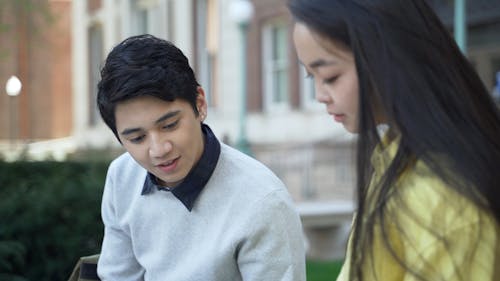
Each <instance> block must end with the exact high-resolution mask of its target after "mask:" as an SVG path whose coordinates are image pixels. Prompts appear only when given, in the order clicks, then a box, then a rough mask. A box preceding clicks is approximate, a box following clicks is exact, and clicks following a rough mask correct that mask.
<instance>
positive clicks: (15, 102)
mask: <svg viewBox="0 0 500 281" xmlns="http://www.w3.org/2000/svg"><path fill="white" fill-rule="evenodd" d="M0 19H1V22H0V42H1V44H0V81H2V83H1V87H2V88H1V89H2V94H1V95H0V152H2V154H5V153H9V152H12V151H13V150H15V149H19V148H22V147H24V145H25V144H27V143H33V142H38V141H46V140H53V139H59V138H66V137H69V136H70V135H71V134H72V132H73V121H72V120H73V108H72V106H71V102H72V94H71V93H72V80H71V77H70V76H69V74H70V73H71V57H72V49H71V30H70V29H69V27H70V26H71V19H72V17H71V2H70V1H50V2H47V3H45V2H43V1H34V2H33V3H28V2H27V1H1V2H0ZM12 75H16V76H17V77H19V79H20V80H21V82H22V90H21V93H20V94H19V96H17V97H9V96H7V95H6V94H5V90H4V89H5V82H6V81H7V79H8V78H9V77H10V76H12ZM19 144H21V146H20V145H19Z"/></svg>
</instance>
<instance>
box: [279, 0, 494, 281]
mask: <svg viewBox="0 0 500 281" xmlns="http://www.w3.org/2000/svg"><path fill="white" fill-rule="evenodd" d="M288 6H289V9H290V11H291V13H292V15H293V17H294V19H295V21H296V23H295V27H294V43H295V46H296V49H297V54H298V57H299V60H300V61H301V62H302V63H303V64H304V66H305V68H306V70H307V72H308V74H309V75H310V76H311V78H313V79H314V82H315V87H316V97H317V100H318V101H320V102H322V103H324V104H325V105H326V109H327V112H328V113H329V114H330V115H332V117H333V119H334V120H335V121H337V122H341V123H342V124H343V125H344V127H345V128H346V129H347V130H348V131H350V132H352V133H357V134H358V149H357V153H358V159H357V173H358V180H357V194H358V209H357V214H356V217H355V219H354V222H353V230H352V232H351V236H350V239H349V244H348V248H347V254H346V260H345V263H344V266H343V269H342V272H341V274H340V276H339V277H338V279H337V280H383V281H392V280H405V281H407V280H498V279H495V278H498V276H500V241H499V240H498V234H499V232H500V226H499V222H500V193H499V191H498V190H499V188H500V173H499V169H500V114H499V111H498V109H497V108H496V107H495V105H494V102H493V100H492V98H491V97H490V95H489V94H488V91H487V89H486V88H485V87H484V85H483V84H482V83H481V81H480V78H479V77H478V75H477V74H476V73H475V71H474V69H473V67H472V66H471V64H470V63H469V62H468V61H467V59H466V58H465V57H464V56H463V54H462V53H461V52H460V50H459V49H458V47H457V45H456V44H455V42H454V40H453V39H452V38H451V37H450V35H449V31H448V30H446V28H445V27H444V26H443V24H442V23H441V22H440V21H439V19H438V17H437V16H436V15H435V14H434V12H433V11H432V10H431V8H430V7H429V6H428V4H427V2H426V1H424V0H405V1H396V0H351V1H348V0H289V3H288Z"/></svg>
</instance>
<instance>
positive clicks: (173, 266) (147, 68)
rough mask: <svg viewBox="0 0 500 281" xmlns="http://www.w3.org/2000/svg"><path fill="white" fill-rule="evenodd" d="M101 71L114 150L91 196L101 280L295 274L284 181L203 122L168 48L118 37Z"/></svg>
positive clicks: (197, 95)
mask: <svg viewBox="0 0 500 281" xmlns="http://www.w3.org/2000/svg"><path fill="white" fill-rule="evenodd" d="M101 78H102V80H101V81H100V82H99V85H98V97H97V100H98V105H99V110H100V113H101V116H102V118H103V119H104V122H105V123H106V124H107V125H108V126H109V128H110V129H111V130H112V131H113V133H114V134H115V135H116V137H117V138H118V140H119V142H120V143H121V144H122V145H123V147H124V148H125V150H126V153H124V154H123V155H121V156H120V157H118V158H117V159H115V160H114V161H113V162H112V163H111V165H110V167H109V170H108V175H107V178H106V185H105V189H104V194H103V199H102V219H103V222H104V225H105V235H104V240H103V244H102V250H101V256H100V259H99V263H98V274H99V276H100V278H101V279H102V280H104V281H108V280H119V281H125V280H152V281H158V280H169V281H170V280H173V281H182V280H186V281H194V280H200V281H201V280H203V281H207V280H208V281H210V280H213V281H224V280H227V281H236V280H245V281H246V280H259V281H263V280H269V281H277V280H290V281H292V280H294V281H295V280H305V265H304V262H305V254H304V247H303V238H302V228H301V224H300V219H299V216H298V215H297V213H296V211H295V209H294V206H293V203H292V200H291V198H290V196H289V194H288V192H287V190H286V188H285V186H284V185H283V183H282V182H281V181H280V180H279V179H278V178H277V177H276V176H275V175H274V174H273V173H272V172H271V171H270V170H269V169H267V168H266V167H265V166H263V165H262V164H261V163H259V162H257V161H256V160H254V159H252V158H250V157H248V156H246V155H245V154H243V153H241V152H238V151H237V150H234V149H232V148H230V147H229V146H227V145H224V144H223V143H220V142H219V141H218V140H217V138H216V137H215V136H214V134H213V133H212V131H211V129H210V128H209V127H208V126H207V125H206V124H204V123H203V121H204V120H205V118H206V116H207V101H206V99H205V93H204V91H203V89H202V88H201V87H200V86H199V85H198V83H197V81H196V78H195V76H194V73H193V71H192V69H191V68H190V66H189V63H188V60H187V58H186V57H185V56H184V55H183V53H182V52H181V51H180V50H179V49H178V48H176V47H175V46H174V45H172V44H171V43H169V42H167V41H165V40H161V39H158V38H156V37H154V36H151V35H140V36H134V37H130V38H128V39H126V40H124V41H123V42H121V43H120V44H119V45H117V46H116V47H115V48H114V49H113V50H112V51H111V52H110V54H109V55H108V57H107V59H106V62H105V65H104V67H103V69H102V71H101Z"/></svg>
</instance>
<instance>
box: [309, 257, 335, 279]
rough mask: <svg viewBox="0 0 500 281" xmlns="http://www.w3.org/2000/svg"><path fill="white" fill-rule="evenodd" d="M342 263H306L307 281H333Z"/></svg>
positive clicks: (311, 261)
mask: <svg viewBox="0 0 500 281" xmlns="http://www.w3.org/2000/svg"><path fill="white" fill-rule="evenodd" d="M342 263H343V261H314V260H308V261H307V262H306V272H307V281H335V280H336V279H337V275H338V274H339V272H340V268H341V267H342Z"/></svg>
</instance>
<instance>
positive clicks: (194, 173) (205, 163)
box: [141, 124, 220, 211]
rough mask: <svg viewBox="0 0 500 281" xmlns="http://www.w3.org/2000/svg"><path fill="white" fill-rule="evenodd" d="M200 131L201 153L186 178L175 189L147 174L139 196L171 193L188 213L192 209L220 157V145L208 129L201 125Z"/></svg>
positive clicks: (206, 126)
mask: <svg viewBox="0 0 500 281" xmlns="http://www.w3.org/2000/svg"><path fill="white" fill-rule="evenodd" d="M201 129H202V132H203V135H204V137H205V146H204V149H203V153H202V155H201V157H200V160H199V161H198V163H196V165H194V167H193V169H191V171H190V172H189V173H188V175H187V176H186V178H185V179H184V180H183V181H182V182H181V183H180V184H178V185H177V186H176V187H174V188H168V187H165V186H161V185H159V184H158V181H157V179H156V176H154V175H153V174H151V173H149V172H148V174H147V176H146V180H145V181H144V186H143V188H142V193H141V195H147V194H152V193H153V192H154V191H155V190H161V191H167V192H172V193H173V194H174V196H175V197H176V198H177V199H179V200H180V201H181V202H182V204H184V206H186V208H187V209H188V210H189V211H191V210H192V209H193V206H194V203H195V201H196V198H198V196H199V195H200V193H201V191H202V190H203V188H204V187H205V185H206V184H207V182H208V180H209V179H210V177H211V176H212V173H213V171H214V170H215V166H216V165H217V161H218V159H219V155H220V143H219V141H218V140H217V138H216V137H215V135H214V133H213V132H212V130H211V129H210V127H208V125H205V124H202V126H201Z"/></svg>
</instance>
